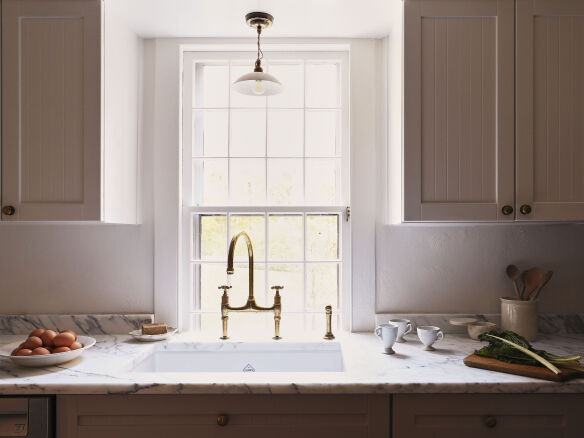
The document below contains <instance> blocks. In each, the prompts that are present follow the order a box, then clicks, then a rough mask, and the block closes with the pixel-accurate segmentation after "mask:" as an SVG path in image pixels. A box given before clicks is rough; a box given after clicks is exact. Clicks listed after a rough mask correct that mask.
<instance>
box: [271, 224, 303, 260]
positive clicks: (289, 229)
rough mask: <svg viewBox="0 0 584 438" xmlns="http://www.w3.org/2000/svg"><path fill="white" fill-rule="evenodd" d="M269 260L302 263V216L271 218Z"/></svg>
mask: <svg viewBox="0 0 584 438" xmlns="http://www.w3.org/2000/svg"><path fill="white" fill-rule="evenodd" d="M268 220H269V223H268V224H269V230H268V231H269V233H268V236H269V260H271V261H282V260H291V261H302V260H303V258H304V257H303V250H302V241H303V229H302V215H299V214H294V215H292V214H289V215H270V216H269V219H268Z"/></svg>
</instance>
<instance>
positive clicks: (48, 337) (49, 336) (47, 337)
mask: <svg viewBox="0 0 584 438" xmlns="http://www.w3.org/2000/svg"><path fill="white" fill-rule="evenodd" d="M55 336H57V333H55V332H54V331H52V330H45V332H44V333H43V334H42V335H41V339H42V340H43V345H44V346H45V347H50V346H51V345H53V339H54V338H55Z"/></svg>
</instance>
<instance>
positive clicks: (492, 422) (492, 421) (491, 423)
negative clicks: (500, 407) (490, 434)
mask: <svg viewBox="0 0 584 438" xmlns="http://www.w3.org/2000/svg"><path fill="white" fill-rule="evenodd" d="M496 425H497V419H496V418H495V417H493V416H492V415H489V416H488V417H485V426H487V427H488V428H493V427H495V426H496Z"/></svg>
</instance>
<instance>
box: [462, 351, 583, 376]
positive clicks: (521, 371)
mask: <svg viewBox="0 0 584 438" xmlns="http://www.w3.org/2000/svg"><path fill="white" fill-rule="evenodd" d="M464 364H465V365H466V366H469V367H473V368H482V369H484V370H490V371H498V372H500V373H508V374H516V375H518V376H525V377H534V378H536V379H544V380H551V381H554V382H562V381H564V380H569V379H575V378H578V377H582V376H584V373H582V371H576V370H571V369H568V368H560V371H561V372H560V374H555V373H553V372H551V371H550V370H548V369H547V368H544V367H536V366H533V365H520V364H514V363H507V362H502V361H500V360H497V359H493V358H490V357H483V356H479V355H478V354H471V355H470V356H468V357H466V358H464Z"/></svg>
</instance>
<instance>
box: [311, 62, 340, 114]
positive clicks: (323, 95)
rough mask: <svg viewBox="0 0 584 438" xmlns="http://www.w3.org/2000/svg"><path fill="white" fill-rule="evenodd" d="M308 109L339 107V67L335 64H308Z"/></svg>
mask: <svg viewBox="0 0 584 438" xmlns="http://www.w3.org/2000/svg"><path fill="white" fill-rule="evenodd" d="M305 93H306V107H307V108H337V107H339V66H338V64H335V63H319V64H306V90H305Z"/></svg>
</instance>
